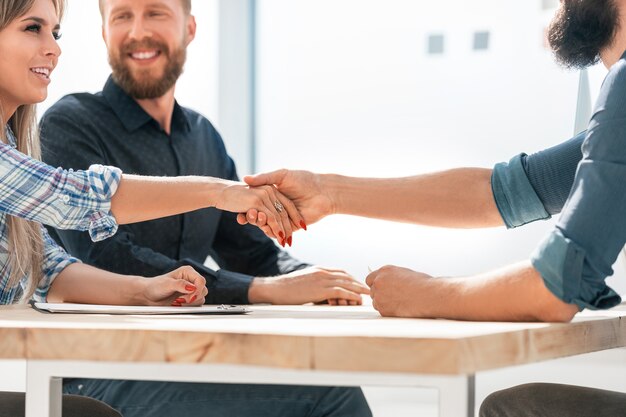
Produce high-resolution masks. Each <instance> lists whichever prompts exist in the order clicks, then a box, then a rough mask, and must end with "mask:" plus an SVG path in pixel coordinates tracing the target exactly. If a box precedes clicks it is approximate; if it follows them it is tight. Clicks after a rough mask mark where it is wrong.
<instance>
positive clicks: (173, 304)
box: [172, 302, 181, 307]
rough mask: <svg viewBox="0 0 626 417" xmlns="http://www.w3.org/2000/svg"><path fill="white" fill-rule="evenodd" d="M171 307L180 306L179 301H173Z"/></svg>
mask: <svg viewBox="0 0 626 417" xmlns="http://www.w3.org/2000/svg"><path fill="white" fill-rule="evenodd" d="M172 307H181V305H180V303H177V302H173V303H172Z"/></svg>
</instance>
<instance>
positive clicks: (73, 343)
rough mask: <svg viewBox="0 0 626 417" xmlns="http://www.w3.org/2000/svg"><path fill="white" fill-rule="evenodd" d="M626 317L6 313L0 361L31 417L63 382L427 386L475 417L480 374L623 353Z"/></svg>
mask: <svg viewBox="0 0 626 417" xmlns="http://www.w3.org/2000/svg"><path fill="white" fill-rule="evenodd" d="M625 314H626V311H622V309H619V308H618V309H617V310H611V311H604V312H586V313H582V314H579V315H578V316H577V317H576V318H575V319H574V321H573V322H572V323H569V324H546V323H481V322H461V321H449V320H420V319H390V318H381V317H380V316H379V315H378V313H376V312H375V311H374V310H373V309H372V308H371V307H369V306H363V307H330V306H293V307H292V306H253V307H252V313H250V314H248V315H241V316H151V317H146V316H109V315H73V314H44V313H39V312H37V311H34V310H32V309H31V308H30V307H16V306H4V307H0V359H26V363H27V383H26V393H27V395H26V398H27V399H26V416H27V417H42V416H50V417H60V416H61V411H60V410H61V407H60V398H61V395H60V394H61V381H62V380H61V378H63V377H93V378H112V379H136V380H168V381H188V382H224V383H229V382H230V383H233V382H238V383H273V384H306V385H345V386H350V385H352V386H357V385H375V386H412V387H434V388H438V389H439V393H440V394H439V398H440V400H439V408H440V416H442V417H458V416H472V415H473V414H474V407H475V404H474V375H475V374H476V373H477V372H480V371H484V370H489V369H495V368H502V367H507V366H512V365H521V364H527V363H531V362H536V361H542V360H548V359H555V358H561V357H565V356H570V355H576V354H581V353H587V352H593V351H598V350H602V349H611V348H616V347H622V346H625V345H626V329H625V327H624V326H626V324H624V323H623V321H622V320H621V317H622V316H623V315H625Z"/></svg>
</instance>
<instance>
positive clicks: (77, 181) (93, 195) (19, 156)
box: [0, 128, 122, 304]
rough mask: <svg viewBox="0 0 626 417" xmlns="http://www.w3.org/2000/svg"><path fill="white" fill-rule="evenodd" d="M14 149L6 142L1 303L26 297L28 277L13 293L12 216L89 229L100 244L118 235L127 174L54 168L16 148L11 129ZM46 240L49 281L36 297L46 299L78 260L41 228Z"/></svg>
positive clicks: (1, 185)
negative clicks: (118, 207) (117, 205)
mask: <svg viewBox="0 0 626 417" xmlns="http://www.w3.org/2000/svg"><path fill="white" fill-rule="evenodd" d="M7 138H8V140H9V144H5V143H0V304H10V303H12V302H13V301H14V300H16V299H17V298H18V297H20V295H21V294H22V291H23V287H24V286H25V285H26V282H27V277H24V278H23V279H22V281H21V282H20V285H18V286H15V287H13V288H8V281H9V277H10V275H11V269H10V266H9V251H8V246H9V245H8V230H7V221H6V216H7V215H8V214H10V215H13V216H16V217H20V218H23V219H27V220H32V221H35V222H39V223H43V224H46V225H50V226H54V227H58V228H61V229H76V230H89V234H90V236H91V238H92V239H93V240H94V241H98V240H102V239H105V238H107V237H109V236H112V235H113V234H115V232H116V231H117V223H116V221H115V218H114V217H113V216H112V214H111V197H112V196H113V194H115V191H116V190H117V186H118V184H119V182H120V179H121V176H122V172H121V171H120V170H119V169H118V168H113V167H105V166H102V165H93V166H91V167H90V168H89V169H88V170H86V171H73V170H71V169H70V170H64V169H62V168H53V167H51V166H49V165H46V164H44V163H43V162H40V161H38V160H36V159H33V158H31V157H29V156H28V155H25V154H23V153H21V152H19V151H18V150H17V149H16V146H15V137H14V135H13V133H12V132H11V130H10V129H8V128H7ZM41 232H42V235H43V239H44V263H43V266H42V267H43V272H44V276H43V278H42V280H41V282H39V284H38V287H37V291H36V293H35V298H36V299H38V300H45V298H46V295H47V293H48V289H49V288H50V284H51V283H52V281H53V280H54V279H55V278H56V276H57V275H58V274H59V273H60V272H61V271H62V270H63V269H64V268H65V267H66V266H68V265H70V264H72V263H75V262H78V259H76V258H73V257H71V256H70V255H68V254H67V253H66V252H65V251H64V250H63V249H62V248H61V247H59V246H58V245H57V244H56V243H55V242H54V240H52V238H50V236H49V235H48V233H47V232H46V230H45V228H44V227H43V226H42V227H41Z"/></svg>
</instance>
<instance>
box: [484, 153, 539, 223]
mask: <svg viewBox="0 0 626 417" xmlns="http://www.w3.org/2000/svg"><path fill="white" fill-rule="evenodd" d="M525 157H526V155H525V154H519V155H517V156H515V157H513V158H511V160H510V161H509V162H508V163H507V162H501V163H499V164H497V165H496V166H495V167H494V168H493V173H492V175H491V189H492V192H493V197H494V199H495V201H496V206H497V207H498V211H499V212H500V215H501V216H502V220H504V224H505V225H506V227H507V228H509V229H511V228H514V227H519V226H522V225H525V224H527V223H530V222H533V221H535V220H542V219H548V218H550V214H549V213H548V212H547V211H546V209H545V208H544V206H543V203H542V202H541V200H540V199H539V197H538V196H537V193H536V192H535V189H534V188H533V186H532V185H531V183H530V181H529V180H528V176H527V175H526V171H525V170H524V165H523V163H522V159H523V158H525Z"/></svg>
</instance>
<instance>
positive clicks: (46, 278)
mask: <svg viewBox="0 0 626 417" xmlns="http://www.w3.org/2000/svg"><path fill="white" fill-rule="evenodd" d="M41 234H42V236H43V243H44V257H43V277H42V279H41V281H39V284H38V285H37V289H36V290H35V294H34V295H33V297H34V298H35V300H36V301H42V302H43V301H46V297H47V296H48V291H49V290H50V285H52V282H53V281H54V280H55V278H56V277H57V276H58V275H59V273H60V272H61V271H63V270H64V269H65V268H66V267H68V266H69V265H71V264H73V263H77V262H80V261H79V260H78V259H76V258H74V257H73V256H70V255H69V254H68V253H67V252H66V251H65V250H64V249H63V248H62V247H60V246H59V245H57V243H56V242H55V241H54V240H53V239H52V238H51V237H50V235H49V234H48V232H47V231H46V228H45V227H41Z"/></svg>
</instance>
